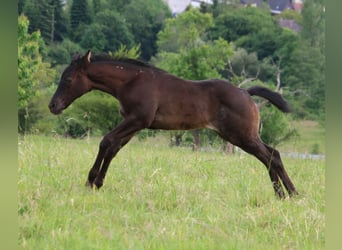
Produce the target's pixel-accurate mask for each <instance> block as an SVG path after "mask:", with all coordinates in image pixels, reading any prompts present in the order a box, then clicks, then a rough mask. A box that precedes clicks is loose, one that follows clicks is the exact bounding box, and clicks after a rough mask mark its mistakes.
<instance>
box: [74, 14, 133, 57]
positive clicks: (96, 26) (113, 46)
mask: <svg viewBox="0 0 342 250" xmlns="http://www.w3.org/2000/svg"><path fill="white" fill-rule="evenodd" d="M122 44H124V45H126V46H127V47H131V46H133V36H132V34H131V33H130V31H129V29H128V27H127V22H126V21H125V18H123V17H122V15H121V14H120V13H118V12H117V11H115V10H102V11H100V12H98V13H97V14H96V16H95V18H94V22H93V23H92V24H90V25H88V26H87V29H84V30H83V34H82V36H81V39H80V45H81V46H82V47H83V48H85V49H93V50H95V51H106V52H108V51H116V50H117V49H119V48H120V46H121V45H122Z"/></svg>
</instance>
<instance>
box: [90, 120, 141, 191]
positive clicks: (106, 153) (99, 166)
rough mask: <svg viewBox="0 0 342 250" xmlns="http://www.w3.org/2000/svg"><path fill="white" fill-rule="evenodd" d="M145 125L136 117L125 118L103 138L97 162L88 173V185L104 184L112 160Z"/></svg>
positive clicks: (98, 185)
mask: <svg viewBox="0 0 342 250" xmlns="http://www.w3.org/2000/svg"><path fill="white" fill-rule="evenodd" d="M144 125H145V124H144V123H141V121H137V120H135V119H125V120H124V121H123V122H122V123H120V124H119V125H118V126H117V127H116V128H115V129H114V130H112V131H111V132H110V133H108V134H107V135H106V136H105V137H104V138H103V139H102V141H101V143H100V148H99V152H98V154H97V157H96V160H95V163H94V165H93V167H92V168H91V169H90V171H89V174H88V181H87V185H88V186H90V187H92V186H93V185H94V184H95V186H96V187H97V188H100V187H101V186H102V185H103V180H104V178H105V176H106V173H107V170H108V167H109V164H110V162H111V160H112V159H113V158H114V157H115V155H116V154H117V153H118V152H119V150H120V149H121V148H122V147H123V146H124V145H126V144H127V143H128V142H129V141H130V139H131V138H132V137H133V136H134V134H135V133H136V132H137V131H139V130H141V129H143V128H144V127H145V126H144Z"/></svg>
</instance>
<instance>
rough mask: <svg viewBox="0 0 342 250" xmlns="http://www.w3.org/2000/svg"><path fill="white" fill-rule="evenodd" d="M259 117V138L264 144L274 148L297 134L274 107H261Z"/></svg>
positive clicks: (284, 116)
mask: <svg viewBox="0 0 342 250" xmlns="http://www.w3.org/2000/svg"><path fill="white" fill-rule="evenodd" d="M260 116H261V128H260V136H261V139H262V140H263V141H264V142H265V143H266V144H269V145H272V146H276V145H278V144H279V143H281V142H283V141H285V140H288V139H289V138H290V137H292V136H295V135H297V134H298V133H297V131H296V130H295V129H293V128H290V123H289V121H288V119H287V117H286V115H284V114H283V113H282V112H281V111H279V110H278V109H277V108H276V107H274V106H271V105H267V106H266V107H263V108H262V109H261V111H260Z"/></svg>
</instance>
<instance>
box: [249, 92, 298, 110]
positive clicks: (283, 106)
mask: <svg viewBox="0 0 342 250" xmlns="http://www.w3.org/2000/svg"><path fill="white" fill-rule="evenodd" d="M247 91H248V93H249V94H250V95H251V96H253V95H256V96H260V97H263V98H265V99H267V100H268V101H269V102H271V103H272V104H273V105H274V106H276V107H277V108H278V109H280V110H281V111H283V112H284V113H290V112H291V108H290V106H289V104H288V103H287V101H285V99H284V98H283V97H282V96H281V95H280V94H279V93H277V92H274V91H272V90H270V89H268V88H265V87H261V86H253V87H250V88H248V89H247Z"/></svg>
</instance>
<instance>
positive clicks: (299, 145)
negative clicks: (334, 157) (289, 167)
mask: <svg viewBox="0 0 342 250" xmlns="http://www.w3.org/2000/svg"><path fill="white" fill-rule="evenodd" d="M291 124H292V125H291V127H292V128H294V129H296V130H297V132H298V135H297V136H295V137H293V138H291V139H290V140H289V141H286V142H284V143H282V144H280V145H279V146H278V147H277V148H279V150H280V151H282V152H298V153H303V154H325V129H324V127H323V126H322V125H320V124H319V123H318V122H315V121H293V122H292V123H291Z"/></svg>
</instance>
